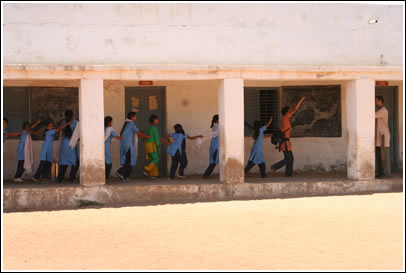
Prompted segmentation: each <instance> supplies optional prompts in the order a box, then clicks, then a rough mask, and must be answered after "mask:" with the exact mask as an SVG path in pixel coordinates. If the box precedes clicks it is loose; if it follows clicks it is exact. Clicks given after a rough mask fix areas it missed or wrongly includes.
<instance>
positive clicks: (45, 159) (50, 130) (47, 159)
mask: <svg viewBox="0 0 406 273" xmlns="http://www.w3.org/2000/svg"><path fill="white" fill-rule="evenodd" d="M71 123H72V121H70V122H68V123H66V124H63V125H61V126H60V127H59V128H58V129H55V128H54V123H53V122H51V121H50V122H48V123H47V126H46V129H45V131H44V132H41V133H43V134H44V135H45V141H44V143H43V144H42V149H41V155H40V160H41V162H40V163H39V166H38V169H37V172H36V173H35V175H34V176H33V177H32V180H34V181H35V182H39V179H40V178H42V179H47V178H48V177H49V175H50V173H51V166H52V161H53V159H54V138H55V134H57V133H59V132H60V131H61V130H62V129H63V128H65V127H66V126H68V125H70V124H71ZM44 182H48V181H44Z"/></svg>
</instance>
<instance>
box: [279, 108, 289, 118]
mask: <svg viewBox="0 0 406 273" xmlns="http://www.w3.org/2000/svg"><path fill="white" fill-rule="evenodd" d="M281 112H282V116H284V115H286V114H287V113H288V112H289V106H285V107H283V108H282V111H281Z"/></svg>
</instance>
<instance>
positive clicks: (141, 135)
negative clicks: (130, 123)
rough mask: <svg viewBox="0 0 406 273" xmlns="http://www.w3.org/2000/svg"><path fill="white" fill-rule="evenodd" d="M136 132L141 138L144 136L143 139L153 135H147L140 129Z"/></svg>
mask: <svg viewBox="0 0 406 273" xmlns="http://www.w3.org/2000/svg"><path fill="white" fill-rule="evenodd" d="M136 134H137V135H138V136H139V137H140V138H143V139H149V138H151V136H149V135H146V134H144V133H141V132H140V131H138V132H137V133H136Z"/></svg>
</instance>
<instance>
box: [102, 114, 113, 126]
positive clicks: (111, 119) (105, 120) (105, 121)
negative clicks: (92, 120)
mask: <svg viewBox="0 0 406 273" xmlns="http://www.w3.org/2000/svg"><path fill="white" fill-rule="evenodd" d="M112 121H113V118H112V117H110V116H107V117H105V118H104V128H106V127H108V126H109V123H110V122H112Z"/></svg>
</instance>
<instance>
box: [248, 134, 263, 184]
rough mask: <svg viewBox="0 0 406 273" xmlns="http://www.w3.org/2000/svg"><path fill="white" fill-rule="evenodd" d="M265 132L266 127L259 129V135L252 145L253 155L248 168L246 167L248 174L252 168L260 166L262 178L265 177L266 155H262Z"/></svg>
mask: <svg viewBox="0 0 406 273" xmlns="http://www.w3.org/2000/svg"><path fill="white" fill-rule="evenodd" d="M265 131H266V126H263V127H261V128H259V135H258V138H257V139H256V140H255V142H254V144H253V145H252V148H251V154H250V157H249V160H248V163H247V166H246V167H245V173H248V172H249V170H250V169H251V168H252V167H254V166H255V165H258V167H259V170H260V171H261V177H265V159H264V154H263V153H262V148H263V142H264V132H265Z"/></svg>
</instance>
